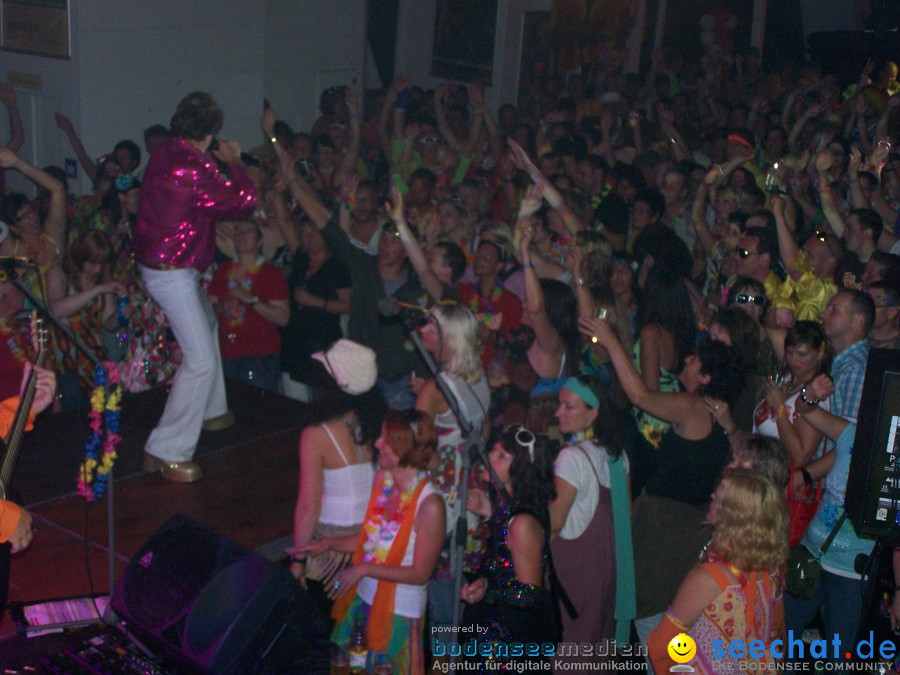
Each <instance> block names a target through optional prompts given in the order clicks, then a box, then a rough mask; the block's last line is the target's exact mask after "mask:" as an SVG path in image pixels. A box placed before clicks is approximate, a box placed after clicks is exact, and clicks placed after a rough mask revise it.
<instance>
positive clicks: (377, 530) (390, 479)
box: [362, 471, 427, 564]
mask: <svg viewBox="0 0 900 675" xmlns="http://www.w3.org/2000/svg"><path fill="white" fill-rule="evenodd" d="M426 476H427V474H426V473H425V472H424V471H420V472H419V473H418V474H417V475H416V477H415V479H414V480H411V481H410V482H409V485H407V487H406V490H404V491H403V493H402V494H401V495H400V501H399V502H398V503H397V507H396V508H395V509H394V511H393V513H391V514H390V517H389V518H388V519H387V520H385V509H386V507H387V504H388V501H389V500H390V498H391V495H392V494H394V476H393V475H392V474H391V473H390V472H389V471H388V472H385V474H384V479H383V480H382V481H381V486H380V490H381V494H380V495H378V496H377V497H375V504H374V505H373V507H372V512H371V517H370V518H368V519H367V520H366V522H365V524H364V525H363V532H365V534H366V540H365V541H364V542H363V556H362V559H363V562H374V563H375V564H381V563H383V562H384V561H385V559H386V558H387V556H388V553H389V552H390V550H391V546H392V545H393V543H394V537H396V536H397V532H398V531H399V530H400V523H401V522H403V516H404V515H405V513H406V509H407V507H408V506H409V504H410V502H411V501H412V497H413V494H414V493H415V491H416V488H417V487H418V486H419V482H420V481H422V480H424V478H425V477H426Z"/></svg>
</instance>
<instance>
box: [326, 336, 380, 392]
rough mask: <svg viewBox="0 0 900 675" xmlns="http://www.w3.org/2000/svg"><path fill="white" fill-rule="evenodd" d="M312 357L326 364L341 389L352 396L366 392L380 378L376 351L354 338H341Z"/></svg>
mask: <svg viewBox="0 0 900 675" xmlns="http://www.w3.org/2000/svg"><path fill="white" fill-rule="evenodd" d="M312 357H313V358H314V359H316V360H317V361H321V362H322V363H323V364H325V368H326V370H328V372H329V373H330V374H331V376H332V377H333V378H334V379H335V382H337V385H338V386H339V387H340V388H341V390H342V391H345V392H347V393H348V394H351V395H352V396H358V395H359V394H364V393H366V392H367V391H369V389H371V388H372V387H373V386H375V380H377V379H378V366H377V365H376V364H375V352H373V351H372V350H371V349H369V348H368V347H365V346H363V345H361V344H359V343H357V342H353V340H345V339H340V340H338V341H337V342H335V343H334V344H333V345H331V347H329V348H328V349H327V350H325V351H324V352H316V353H315V354H313V355H312Z"/></svg>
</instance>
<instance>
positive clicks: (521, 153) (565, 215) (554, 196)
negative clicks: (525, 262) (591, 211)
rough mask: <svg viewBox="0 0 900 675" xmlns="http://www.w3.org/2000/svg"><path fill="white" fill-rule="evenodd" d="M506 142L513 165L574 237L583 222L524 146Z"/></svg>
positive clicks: (511, 141) (510, 141) (509, 141)
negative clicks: (524, 174)
mask: <svg viewBox="0 0 900 675" xmlns="http://www.w3.org/2000/svg"><path fill="white" fill-rule="evenodd" d="M507 143H508V144H509V148H510V151H511V157H512V162H513V165H514V166H515V167H516V168H517V169H520V170H522V171H524V172H526V173H527V174H528V176H529V177H530V178H531V180H532V182H533V183H534V184H535V185H536V186H537V188H538V190H539V192H538V194H539V195H540V196H541V197H543V199H545V200H546V201H547V203H548V204H549V205H550V207H551V208H552V209H554V210H555V211H557V212H558V213H559V216H560V218H562V220H563V222H564V223H565V225H566V229H567V230H569V233H570V234H571V235H572V237H575V236H576V235H577V234H578V233H579V232H581V230H583V229H584V222H582V220H581V219H580V218H579V217H578V216H576V215H575V212H574V211H573V210H572V208H571V207H570V206H569V205H568V204H567V203H566V201H565V200H564V199H563V198H562V195H561V194H560V192H559V190H557V189H556V186H554V185H553V183H551V182H550V181H549V180H547V178H546V177H545V176H544V174H543V173H541V171H540V169H538V168H537V166H536V165H535V163H534V162H532V161H531V158H530V157H529V156H528V153H527V152H525V150H524V148H522V146H521V145H519V144H518V143H516V142H515V141H514V140H512V139H509V140H508V141H507ZM542 276H543V275H542Z"/></svg>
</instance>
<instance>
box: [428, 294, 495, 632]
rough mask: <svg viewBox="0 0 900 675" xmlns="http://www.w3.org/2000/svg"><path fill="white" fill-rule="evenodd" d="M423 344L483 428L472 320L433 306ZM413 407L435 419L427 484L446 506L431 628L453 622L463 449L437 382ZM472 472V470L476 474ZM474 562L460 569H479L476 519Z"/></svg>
mask: <svg viewBox="0 0 900 675" xmlns="http://www.w3.org/2000/svg"><path fill="white" fill-rule="evenodd" d="M420 333H421V335H422V344H423V345H424V346H425V349H426V350H428V352H429V353H430V354H431V355H432V357H434V360H435V363H437V365H438V377H439V378H441V381H442V383H443V384H444V385H446V387H447V389H448V390H449V391H450V392H451V393H452V394H453V396H454V398H455V399H456V401H457V402H458V404H459V409H460V413H461V414H462V416H463V417H464V418H465V419H466V421H467V422H468V423H469V424H471V425H472V428H474V429H476V430H481V429H482V427H483V424H484V421H485V419H486V418H487V411H488V407H489V406H490V397H491V394H490V389H489V388H488V384H487V377H485V375H484V371H483V370H482V367H481V360H480V359H479V357H478V352H477V350H476V347H475V342H476V338H475V334H476V323H475V316H474V315H473V314H472V312H470V311H469V310H468V309H467V308H466V307H464V306H462V305H437V306H436V307H435V308H434V309H433V310H432V312H431V316H430V317H429V320H428V322H427V323H426V324H425V325H424V326H423V327H422V328H421V329H420ZM416 409H417V410H421V411H424V412H427V413H429V414H430V415H432V416H433V417H434V424H435V426H436V427H437V434H438V444H437V452H436V453H435V459H434V460H433V461H432V463H431V481H432V482H433V483H434V486H435V487H436V488H437V491H438V493H439V494H440V495H441V497H443V499H444V502H445V504H446V507H447V532H446V534H447V535H448V536H447V539H446V541H445V545H444V549H443V551H442V553H441V559H440V562H439V563H438V568H437V571H436V574H435V579H434V580H433V581H432V583H431V584H429V603H430V610H429V614H430V617H431V623H432V625H436V626H443V625H450V624H451V622H452V618H453V603H454V601H455V600H456V598H455V595H454V592H453V578H452V574H451V570H452V569H453V565H452V561H451V553H452V552H453V551H455V546H453V543H454V542H451V541H450V539H451V537H450V533H451V531H453V529H454V527H455V526H456V521H457V519H458V518H459V516H460V513H461V512H462V510H463V509H464V508H465V504H461V503H460V502H459V499H458V496H457V495H458V492H459V489H460V483H459V481H460V478H461V474H462V463H463V462H462V453H463V452H465V451H466V447H465V440H466V439H465V438H464V436H463V433H462V429H461V428H460V420H458V419H457V418H456V416H455V415H454V414H453V411H452V410H451V408H450V404H449V403H448V402H447V399H446V398H445V397H444V394H443V393H441V390H440V388H439V387H438V383H437V381H436V379H434V378H431V379H429V380H426V381H425V384H423V385H422V388H421V389H420V390H419V395H418V399H417V400H416ZM474 473H475V472H473V474H474ZM469 527H470V542H471V544H472V547H473V550H472V554H473V558H472V559H467V560H466V561H465V562H467V563H468V564H467V565H464V568H465V569H467V570H468V571H470V572H475V571H477V568H478V563H479V562H480V555H479V551H480V548H479V547H478V546H475V544H474V542H475V541H476V539H475V538H474V536H473V535H474V534H475V531H474V530H475V528H476V527H477V518H475V516H474V515H473V516H472V517H471V518H470V522H469Z"/></svg>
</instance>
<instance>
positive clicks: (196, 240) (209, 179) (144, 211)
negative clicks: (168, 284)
mask: <svg viewBox="0 0 900 675" xmlns="http://www.w3.org/2000/svg"><path fill="white" fill-rule="evenodd" d="M143 181H144V182H143V184H142V185H141V205H140V209H139V211H138V217H137V225H136V226H135V231H134V247H135V250H136V251H137V255H138V260H139V261H140V262H141V263H142V264H144V265H146V266H148V267H152V268H155V269H159V268H166V267H193V268H195V269H198V270H204V269H206V268H207V267H208V266H209V264H210V263H211V262H212V260H213V255H214V252H215V237H216V232H215V222H216V221H217V220H241V219H243V218H247V217H248V216H250V214H251V213H252V212H253V209H254V207H255V206H256V189H255V187H254V185H253V183H252V181H251V180H250V178H249V176H247V172H246V171H244V167H243V166H241V165H240V164H236V165H234V166H232V167H231V178H230V180H226V178H225V176H223V175H222V174H221V173H220V172H219V170H218V168H217V167H216V165H215V163H214V162H213V161H212V159H210V157H208V156H207V155H205V154H203V153H202V152H200V151H199V150H198V149H197V148H195V147H194V146H192V145H191V144H190V143H188V142H187V141H184V140H182V139H178V138H175V139H172V140H170V141H167V142H165V143H163V144H162V145H160V146H159V147H158V148H157V149H156V150H154V151H153V155H152V156H151V157H150V162H149V163H148V164H147V170H146V171H145V172H144V179H143Z"/></svg>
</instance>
